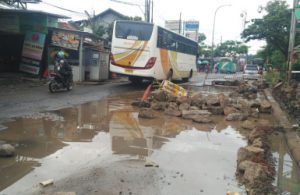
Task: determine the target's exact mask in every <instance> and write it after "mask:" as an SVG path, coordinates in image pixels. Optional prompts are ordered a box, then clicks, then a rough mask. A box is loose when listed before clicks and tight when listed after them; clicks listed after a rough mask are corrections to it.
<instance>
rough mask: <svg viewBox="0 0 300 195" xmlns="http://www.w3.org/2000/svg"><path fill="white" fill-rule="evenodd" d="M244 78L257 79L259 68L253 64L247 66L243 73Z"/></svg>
mask: <svg viewBox="0 0 300 195" xmlns="http://www.w3.org/2000/svg"><path fill="white" fill-rule="evenodd" d="M243 75H244V77H247V78H249V79H258V77H259V75H260V74H259V67H258V66H257V65H254V64H247V65H246V66H245V69H244V73H243Z"/></svg>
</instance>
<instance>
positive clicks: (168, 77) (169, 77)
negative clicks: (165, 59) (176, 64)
mask: <svg viewBox="0 0 300 195" xmlns="http://www.w3.org/2000/svg"><path fill="white" fill-rule="evenodd" d="M172 78H173V70H169V72H168V74H167V78H166V80H168V81H172Z"/></svg>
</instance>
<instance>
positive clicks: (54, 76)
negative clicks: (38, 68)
mask: <svg viewBox="0 0 300 195" xmlns="http://www.w3.org/2000/svg"><path fill="white" fill-rule="evenodd" d="M59 69H60V66H57V67H56V68H55V70H54V72H53V73H50V77H49V80H50V81H49V84H48V87H49V91H50V92H51V93H54V92H58V91H63V90H67V91H70V90H71V89H72V88H73V81H72V80H73V79H72V75H70V76H69V78H68V79H64V78H63V76H62V75H61V74H60V73H59Z"/></svg>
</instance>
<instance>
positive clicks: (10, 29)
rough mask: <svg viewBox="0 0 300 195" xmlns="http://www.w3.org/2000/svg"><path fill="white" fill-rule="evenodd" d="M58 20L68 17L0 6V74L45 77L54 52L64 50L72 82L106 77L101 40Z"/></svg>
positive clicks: (105, 53) (106, 62)
mask: <svg viewBox="0 0 300 195" xmlns="http://www.w3.org/2000/svg"><path fill="white" fill-rule="evenodd" d="M59 19H68V17H66V16H62V15H57V14H52V13H47V12H43V11H33V10H23V9H6V8H5V9H3V8H2V7H0V26H1V28H0V73H3V72H10V73H17V72H24V73H26V74H28V75H30V76H32V77H37V78H41V77H46V76H47V75H48V74H47V73H48V72H49V70H51V69H52V66H53V64H54V58H53V57H54V56H53V55H55V54H54V53H55V51H57V50H59V49H64V50H65V51H66V54H67V55H68V56H67V60H68V61H69V62H70V64H71V65H72V66H73V73H74V81H84V80H103V79H107V78H108V63H109V52H108V51H106V50H105V49H104V46H103V45H104V41H103V39H101V38H99V37H97V36H96V35H94V34H92V33H86V32H82V31H79V30H76V28H71V26H70V25H69V24H67V23H65V24H60V23H59V22H58V20H59ZM68 57H69V59H68ZM100 66H103V67H101V68H100Z"/></svg>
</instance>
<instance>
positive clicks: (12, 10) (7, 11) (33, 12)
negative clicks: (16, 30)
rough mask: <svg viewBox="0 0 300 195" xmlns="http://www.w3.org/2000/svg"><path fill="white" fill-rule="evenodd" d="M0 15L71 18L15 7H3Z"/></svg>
mask: <svg viewBox="0 0 300 195" xmlns="http://www.w3.org/2000/svg"><path fill="white" fill-rule="evenodd" d="M3 5H4V4H3ZM4 6H5V5H4ZM0 13H15V14H22V13H25V14H42V15H47V16H51V17H56V18H64V19H68V18H70V17H68V16H64V15H59V14H53V13H49V12H44V11H38V10H24V9H17V8H14V7H11V6H9V8H2V7H1V6H0Z"/></svg>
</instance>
